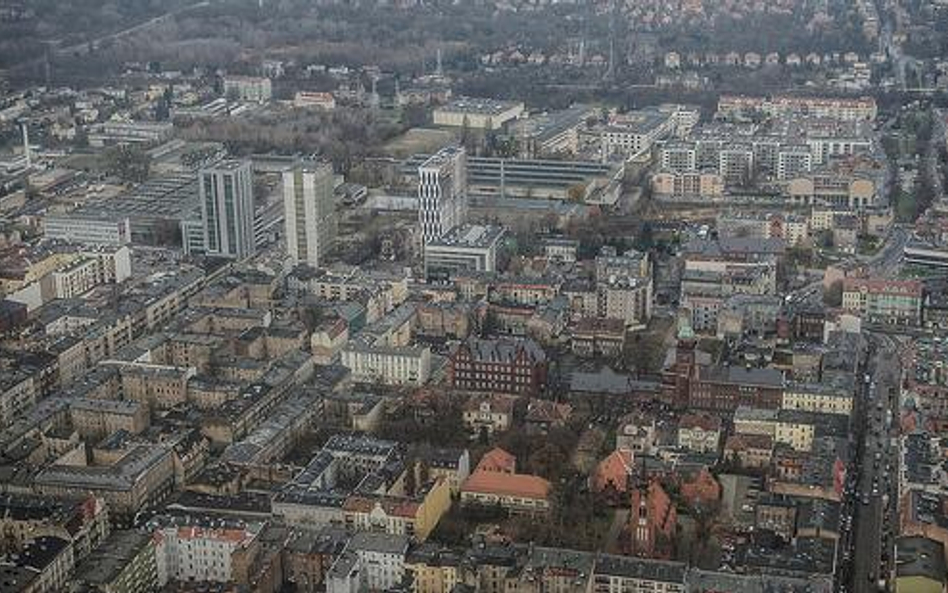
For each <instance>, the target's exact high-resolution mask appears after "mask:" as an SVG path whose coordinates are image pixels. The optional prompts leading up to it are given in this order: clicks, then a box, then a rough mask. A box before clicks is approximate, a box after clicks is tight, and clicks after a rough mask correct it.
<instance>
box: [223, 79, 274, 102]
mask: <svg viewBox="0 0 948 593" xmlns="http://www.w3.org/2000/svg"><path fill="white" fill-rule="evenodd" d="M224 96H225V97H226V98H227V99H229V100H232V101H245V102H248V103H268V102H269V101H270V99H272V98H273V86H272V84H271V82H270V79H269V78H263V77H259V76H225V77H224Z"/></svg>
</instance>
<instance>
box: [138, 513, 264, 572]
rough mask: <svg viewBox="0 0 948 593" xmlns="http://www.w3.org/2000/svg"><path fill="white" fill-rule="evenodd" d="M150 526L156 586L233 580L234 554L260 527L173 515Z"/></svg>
mask: <svg viewBox="0 0 948 593" xmlns="http://www.w3.org/2000/svg"><path fill="white" fill-rule="evenodd" d="M151 524H152V527H153V528H154V530H155V535H154V538H155V557H156V560H157V562H158V570H157V575H158V583H159V585H160V586H164V585H165V584H166V583H168V582H169V581H183V582H189V581H192V582H193V581H199V582H205V583H227V582H229V581H233V580H235V572H234V568H235V567H234V562H233V560H234V554H235V552H237V551H238V550H239V549H240V548H243V547H246V546H248V545H249V544H250V543H251V542H252V541H253V540H254V539H256V538H257V536H258V535H259V534H260V531H261V530H262V529H263V526H264V525H263V523H259V522H256V523H246V522H244V521H235V520H232V519H212V518H210V517H192V516H177V515H159V516H158V517H155V518H154V519H152V521H151Z"/></svg>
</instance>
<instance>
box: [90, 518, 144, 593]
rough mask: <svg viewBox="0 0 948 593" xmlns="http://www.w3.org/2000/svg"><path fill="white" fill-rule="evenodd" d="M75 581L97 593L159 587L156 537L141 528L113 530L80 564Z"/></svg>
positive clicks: (137, 591)
mask: <svg viewBox="0 0 948 593" xmlns="http://www.w3.org/2000/svg"><path fill="white" fill-rule="evenodd" d="M76 581H78V582H79V583H80V585H81V586H83V587H87V588H88V589H90V590H92V591H96V592H98V593H145V592H146V591H156V590H157V589H158V562H157V559H156V558H155V539H154V538H153V537H152V535H151V534H150V533H145V532H142V531H136V530H128V531H114V532H112V533H111V534H109V537H108V538H107V539H106V540H105V541H104V542H103V543H102V545H101V546H99V547H98V548H97V549H96V550H95V551H94V552H93V553H92V555H90V556H89V557H88V558H87V559H86V560H85V561H84V562H82V563H80V564H79V565H78V566H77V571H76Z"/></svg>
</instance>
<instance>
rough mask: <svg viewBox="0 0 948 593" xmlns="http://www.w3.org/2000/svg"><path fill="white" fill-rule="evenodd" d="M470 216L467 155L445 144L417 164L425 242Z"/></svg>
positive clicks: (421, 222) (420, 218)
mask: <svg viewBox="0 0 948 593" xmlns="http://www.w3.org/2000/svg"><path fill="white" fill-rule="evenodd" d="M466 217H467V155H466V153H465V151H464V148H462V147H459V146H449V147H446V148H442V149H441V150H439V151H438V152H437V153H435V154H434V155H432V156H431V157H429V158H428V160H426V161H425V162H424V163H422V164H421V166H420V167H418V222H419V224H420V225H421V237H422V241H423V242H424V243H426V244H427V243H428V242H430V241H434V240H436V239H440V238H441V237H443V236H444V235H445V234H446V233H447V232H448V231H450V230H451V229H452V228H454V227H456V226H458V225H459V224H462V223H463V222H464V220H465V218H466Z"/></svg>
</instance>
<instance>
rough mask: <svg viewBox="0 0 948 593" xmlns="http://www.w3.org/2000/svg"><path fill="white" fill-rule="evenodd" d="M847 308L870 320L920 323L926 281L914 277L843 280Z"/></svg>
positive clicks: (909, 323) (908, 323)
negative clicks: (903, 278)
mask: <svg viewBox="0 0 948 593" xmlns="http://www.w3.org/2000/svg"><path fill="white" fill-rule="evenodd" d="M843 308H844V309H846V310H849V311H855V312H858V313H860V314H861V315H862V316H863V317H864V318H865V319H866V321H868V322H870V323H885V324H894V325H918V324H919V323H921V318H922V283H921V282H918V281H914V280H905V281H899V280H877V279H869V278H846V279H844V280H843Z"/></svg>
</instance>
